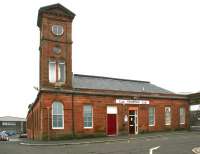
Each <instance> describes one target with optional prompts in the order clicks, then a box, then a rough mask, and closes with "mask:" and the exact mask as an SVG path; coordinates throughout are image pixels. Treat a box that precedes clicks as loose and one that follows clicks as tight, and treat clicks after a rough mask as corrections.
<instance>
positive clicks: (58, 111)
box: [52, 102, 64, 129]
mask: <svg viewBox="0 0 200 154" xmlns="http://www.w3.org/2000/svg"><path fill="white" fill-rule="evenodd" d="M52 128H53V129H64V110H63V104H62V103H60V102H54V103H53V104H52Z"/></svg>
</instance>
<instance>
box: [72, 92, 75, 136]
mask: <svg viewBox="0 0 200 154" xmlns="http://www.w3.org/2000/svg"><path fill="white" fill-rule="evenodd" d="M72 133H73V137H75V121H74V95H73V93H72Z"/></svg>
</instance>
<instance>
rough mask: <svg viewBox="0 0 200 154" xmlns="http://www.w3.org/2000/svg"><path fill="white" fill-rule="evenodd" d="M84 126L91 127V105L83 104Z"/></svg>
mask: <svg viewBox="0 0 200 154" xmlns="http://www.w3.org/2000/svg"><path fill="white" fill-rule="evenodd" d="M83 116H84V128H92V127H93V126H92V125H93V124H92V121H93V120H92V118H93V117H92V105H84V106H83Z"/></svg>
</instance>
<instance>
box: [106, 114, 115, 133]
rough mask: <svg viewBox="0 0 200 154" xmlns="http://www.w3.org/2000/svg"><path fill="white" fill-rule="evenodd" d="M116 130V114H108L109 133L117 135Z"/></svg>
mask: <svg viewBox="0 0 200 154" xmlns="http://www.w3.org/2000/svg"><path fill="white" fill-rule="evenodd" d="M116 132H117V124H116V114H107V133H108V135H116Z"/></svg>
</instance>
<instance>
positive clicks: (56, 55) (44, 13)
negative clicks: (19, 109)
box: [37, 4, 75, 89]
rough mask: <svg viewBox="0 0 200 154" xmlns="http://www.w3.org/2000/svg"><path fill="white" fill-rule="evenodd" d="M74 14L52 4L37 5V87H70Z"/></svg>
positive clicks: (58, 5)
mask: <svg viewBox="0 0 200 154" xmlns="http://www.w3.org/2000/svg"><path fill="white" fill-rule="evenodd" d="M74 17H75V14H74V13H73V12H71V11H70V10H68V9H67V8H65V7H64V6H62V5H61V4H54V5H49V6H45V7H42V8H40V10H39V12H38V21H37V25H38V27H39V28H40V48H39V50H40V89H46V88H47V89H48V88H62V89H71V88H72V76H73V73H72V21H73V19H74Z"/></svg>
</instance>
